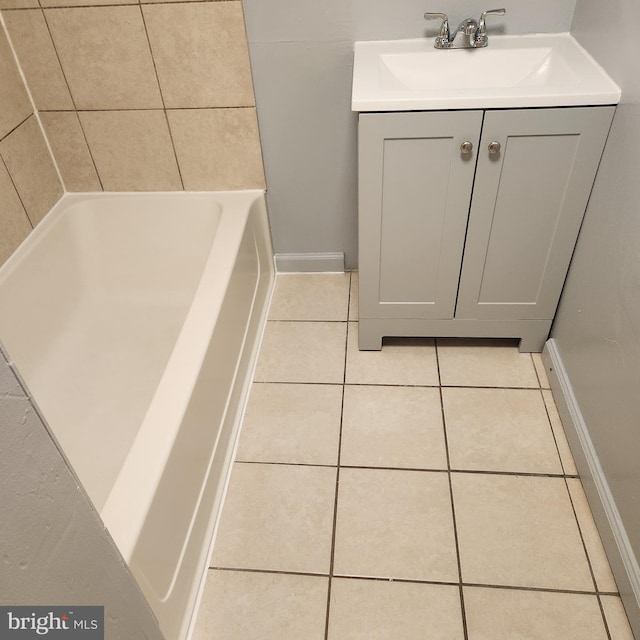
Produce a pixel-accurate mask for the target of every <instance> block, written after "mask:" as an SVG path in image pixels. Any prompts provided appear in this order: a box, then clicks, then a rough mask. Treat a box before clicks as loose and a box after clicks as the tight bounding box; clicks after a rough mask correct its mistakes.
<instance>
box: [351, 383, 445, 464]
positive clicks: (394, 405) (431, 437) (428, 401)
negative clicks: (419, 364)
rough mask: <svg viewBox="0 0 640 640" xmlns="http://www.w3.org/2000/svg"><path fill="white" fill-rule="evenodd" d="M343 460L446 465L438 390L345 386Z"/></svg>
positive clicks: (352, 462) (362, 462)
mask: <svg viewBox="0 0 640 640" xmlns="http://www.w3.org/2000/svg"><path fill="white" fill-rule="evenodd" d="M340 461H341V464H342V465H345V466H365V467H397V468H409V469H446V468H447V453H446V449H445V442H444V428H443V424H442V408H441V405H440V393H439V391H438V389H432V388H426V387H381V386H359V385H358V386H352V385H347V386H346V387H345V395H344V410H343V424H342V445H341V459H340Z"/></svg>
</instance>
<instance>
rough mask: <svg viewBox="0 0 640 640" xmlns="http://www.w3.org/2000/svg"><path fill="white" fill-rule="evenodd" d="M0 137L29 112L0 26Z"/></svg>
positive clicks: (21, 83)
mask: <svg viewBox="0 0 640 640" xmlns="http://www.w3.org/2000/svg"><path fill="white" fill-rule="evenodd" d="M0 78H1V80H0V139H1V138H2V137H3V136H6V135H7V133H9V131H11V130H12V129H13V128H14V127H17V126H18V125H19V124H20V123H21V122H22V121H23V120H24V119H25V118H27V117H28V116H29V114H30V113H31V111H32V109H31V101H30V100H29V96H28V95H27V91H26V89H25V88H24V84H23V82H22V78H21V77H20V73H19V72H18V67H17V65H16V63H15V59H14V57H13V53H12V51H11V47H10V46H9V41H8V40H7V36H6V35H5V33H4V30H3V29H1V28H0Z"/></svg>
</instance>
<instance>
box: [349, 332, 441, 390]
mask: <svg viewBox="0 0 640 640" xmlns="http://www.w3.org/2000/svg"><path fill="white" fill-rule="evenodd" d="M346 379H347V383H351V384H401V385H423V386H438V384H439V379H438V363H437V360H436V351H435V343H434V341H433V340H431V339H429V338H415V339H391V338H390V339H388V340H385V343H384V346H383V347H382V350H381V351H359V350H358V323H357V322H350V323H349V340H348V349H347V378H346Z"/></svg>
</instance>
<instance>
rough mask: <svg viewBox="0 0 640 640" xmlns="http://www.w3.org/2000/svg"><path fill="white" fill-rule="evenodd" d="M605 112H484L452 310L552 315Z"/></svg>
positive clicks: (607, 120)
mask: <svg viewBox="0 0 640 640" xmlns="http://www.w3.org/2000/svg"><path fill="white" fill-rule="evenodd" d="M613 113H614V107H587V108H569V109H525V110H514V111H488V112H487V113H486V114H485V119H484V124H483V129H482V139H481V141H480V148H479V151H478V168H477V173H476V180H475V185H474V191H473V200H472V203H471V212H470V214H469V228H468V232H467V241H466V245H465V256H464V262H463V267H462V274H461V278H460V290H459V293H458V302H457V306H456V317H459V318H475V319H495V320H521V319H531V320H534V319H548V318H553V316H554V314H555V309H556V306H557V302H558V299H559V297H560V293H561V290H562V286H563V283H564V279H565V275H566V272H567V269H568V267H569V262H570V260H571V255H572V252H573V248H574V245H575V242H576V238H577V236H578V232H579V230H580V224H581V222H582V218H583V215H584V211H585V208H586V205H587V201H588V199H589V195H590V192H591V186H592V184H593V180H594V178H595V174H596V171H597V168H598V163H599V161H600V156H601V154H602V149H603V147H604V143H605V141H606V137H607V134H608V131H609V126H610V124H611V119H612V118H613ZM496 142H497V143H499V144H500V151H499V152H498V153H493V154H491V153H490V152H489V145H490V144H491V143H496ZM494 149H495V145H494Z"/></svg>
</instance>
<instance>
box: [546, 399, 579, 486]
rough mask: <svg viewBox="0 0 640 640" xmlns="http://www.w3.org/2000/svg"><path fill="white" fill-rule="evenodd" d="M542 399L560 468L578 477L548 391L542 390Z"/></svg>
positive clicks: (556, 411) (553, 402)
mask: <svg viewBox="0 0 640 640" xmlns="http://www.w3.org/2000/svg"><path fill="white" fill-rule="evenodd" d="M542 397H543V398H544V404H545V406H546V408H547V414H548V415H549V421H550V422H551V428H552V429H553V435H554V437H555V439H556V446H557V447H558V452H559V453H560V460H561V461H562V468H563V469H564V472H565V473H566V474H567V475H570V476H575V475H578V469H577V468H576V463H575V462H574V460H573V454H572V453H571V448H570V447H569V442H568V440H567V435H566V434H565V432H564V427H563V426H562V422H561V421H560V415H559V414H558V408H557V407H556V403H555V400H554V399H553V394H552V393H551V391H550V390H548V389H543V390H542Z"/></svg>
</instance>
